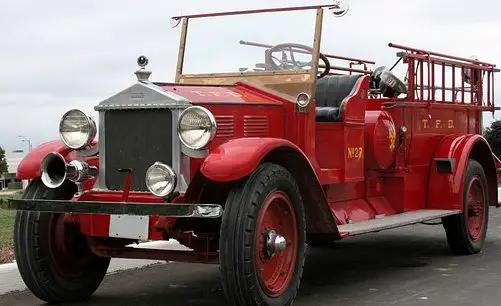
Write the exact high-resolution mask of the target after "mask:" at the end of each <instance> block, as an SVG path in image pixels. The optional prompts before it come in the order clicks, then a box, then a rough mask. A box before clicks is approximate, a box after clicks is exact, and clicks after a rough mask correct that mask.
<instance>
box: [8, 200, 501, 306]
mask: <svg viewBox="0 0 501 306" xmlns="http://www.w3.org/2000/svg"><path fill="white" fill-rule="evenodd" d="M500 287H501V208H500V209H497V210H491V218H490V224H489V235H488V240H487V243H486V247H485V251H484V252H483V253H482V254H478V255H474V256H466V257H455V256H452V255H451V254H450V253H449V250H448V248H447V245H446V240H445V234H444V232H443V229H442V227H441V226H425V225H416V226H410V227H407V228H405V229H399V230H391V231H387V232H381V233H379V234H370V235H366V236H360V237H355V238H351V239H349V240H344V241H342V242H341V243H340V245H339V246H338V247H336V248H331V249H315V250H310V251H309V253H308V257H307V262H306V266H305V274H304V278H303V283H302V286H301V292H300V294H299V296H298V298H297V302H296V303H295V304H294V305H315V306H317V305H318V306H321V305H329V306H331V305H357V306H358V305H398V306H400V305H427V306H428V305H437V306H438V305H440V306H448V305H454V306H462V305H477V306H478V305H487V306H490V305H492V306H496V305H499V304H500V302H499V301H501V290H500ZM42 304H43V303H42V302H40V301H39V300H37V299H36V298H34V297H33V296H32V295H31V294H30V293H29V292H19V293H11V294H8V295H5V296H3V297H0V305H20V306H24V305H42ZM80 305H109V306H112V305H117V306H119V305H180V306H184V305H225V301H224V296H223V292H222V291H221V286H220V283H219V275H218V268H217V266H206V265H194V264H183V263H171V264H165V265H158V266H153V267H148V268H145V269H142V270H136V271H126V272H120V273H118V274H112V275H108V276H107V277H106V279H105V281H104V282H103V284H102V285H101V287H100V289H99V290H98V292H97V293H96V295H95V296H94V298H92V299H91V300H90V301H88V302H87V303H84V304H80Z"/></svg>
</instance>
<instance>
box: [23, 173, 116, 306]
mask: <svg viewBox="0 0 501 306" xmlns="http://www.w3.org/2000/svg"><path fill="white" fill-rule="evenodd" d="M75 191H76V190H75V186H74V184H72V183H65V184H63V185H62V186H61V187H59V188H57V189H50V188H47V187H45V185H44V184H43V183H42V182H41V181H40V180H33V181H31V182H30V184H29V185H28V187H27V188H26V190H25V192H24V194H23V198H25V199H58V200H63V199H65V200H66V199H71V197H72V196H73V194H74V192H75ZM51 216H52V213H40V212H29V211H18V212H17V213H16V218H15V223H14V253H15V258H16V263H17V266H18V269H19V272H20V274H21V277H22V279H23V281H24V283H25V284H26V286H27V287H28V289H29V290H30V291H31V292H32V293H33V294H34V295H35V296H36V297H38V298H39V299H41V300H43V301H46V302H49V303H58V302H75V301H83V300H86V299H88V298H89V297H90V296H91V295H92V294H93V293H94V292H95V290H96V289H97V288H98V287H99V285H100V284H101V282H102V280H103V278H104V276H105V275H106V272H107V270H108V266H109V263H110V258H103V257H98V256H96V255H94V254H92V253H91V251H90V249H89V248H88V246H87V243H86V241H85V240H84V238H83V237H82V236H80V235H79V234H78V233H75V235H74V236H72V238H73V237H74V239H75V241H76V243H78V247H79V248H78V251H79V252H85V253H83V254H84V255H85V256H89V258H91V259H90V260H89V261H87V262H85V266H84V269H83V271H84V272H83V273H82V274H80V275H78V277H75V278H71V279H68V277H66V278H65V277H64V276H62V275H60V273H58V272H57V270H56V269H55V265H54V260H53V259H52V258H51V256H50V251H49V247H50V246H49V234H48V228H49V220H50V219H51ZM67 229H68V230H70V228H69V227H67ZM65 230H66V229H65ZM86 252H89V253H86ZM79 254H82V253H79Z"/></svg>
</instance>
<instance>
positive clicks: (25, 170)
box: [16, 140, 99, 180]
mask: <svg viewBox="0 0 501 306" xmlns="http://www.w3.org/2000/svg"><path fill="white" fill-rule="evenodd" d="M95 145H96V142H93V143H91V146H93V147H95ZM92 149H93V148H91V150H92ZM89 151H90V150H89ZM52 152H57V153H59V154H61V155H62V156H63V157H64V159H65V160H66V161H67V162H69V161H72V160H74V159H79V160H84V161H86V162H88V163H89V164H90V165H93V166H96V167H99V162H98V157H97V156H93V155H95V154H88V155H87V154H86V155H85V156H84V154H82V153H80V152H77V151H75V150H73V149H70V148H68V147H67V146H66V145H65V144H64V143H63V142H62V141H61V140H53V141H50V142H46V143H44V144H41V145H40V146H38V147H36V148H35V149H34V150H33V151H31V152H30V153H28V155H26V156H25V157H24V158H23V159H22V160H21V162H20V163H19V166H18V167H17V174H16V178H17V179H19V180H32V179H35V178H37V177H40V175H41V173H40V166H41V164H42V160H43V159H44V157H45V156H46V155H47V154H49V153H52ZM96 153H97V152H96Z"/></svg>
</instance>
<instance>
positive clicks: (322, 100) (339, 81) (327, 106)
mask: <svg viewBox="0 0 501 306" xmlns="http://www.w3.org/2000/svg"><path fill="white" fill-rule="evenodd" d="M361 76H362V75H361V74H353V75H331V76H326V77H323V78H321V79H319V80H318V81H317V92H316V97H315V98H316V100H317V106H316V109H315V111H316V119H317V122H336V121H339V109H340V107H341V103H342V102H343V100H344V99H345V98H346V97H347V96H348V95H349V94H350V93H351V91H352V90H353V89H354V87H355V84H356V83H357V81H358V79H360V77H361Z"/></svg>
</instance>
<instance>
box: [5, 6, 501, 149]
mask: <svg viewBox="0 0 501 306" xmlns="http://www.w3.org/2000/svg"><path fill="white" fill-rule="evenodd" d="M242 2H243V1H229V0H213V1H202V0H197V1H188V0H187V1H161V0H146V1H131V0H109V1H97V0H91V1H70V2H69V1H62V0H57V1H56V0H54V1H51V2H35V1H21V0H9V1H4V2H2V12H4V14H2V18H1V19H0V32H1V33H0V34H1V37H2V40H0V50H2V56H0V69H1V71H2V72H1V74H0V75H1V76H2V82H0V116H1V120H0V131H2V132H1V133H0V145H1V146H5V147H6V148H7V149H17V148H19V147H22V146H24V145H25V144H24V143H21V142H20V140H19V139H18V138H17V134H22V135H26V136H28V137H30V138H31V139H32V141H33V143H34V144H35V145H37V144H39V143H41V142H44V141H47V140H50V139H52V138H57V125H58V122H59V118H60V117H61V115H62V114H63V113H64V112H65V111H66V110H68V109H69V108H83V109H86V110H89V111H91V112H93V106H94V105H96V104H97V103H98V102H99V101H101V100H103V99H105V98H107V97H109V96H110V95H112V94H114V93H116V92H118V91H120V90H121V89H123V88H125V87H127V86H129V85H130V84H131V83H132V82H134V80H135V77H134V75H133V72H134V70H135V69H136V64H135V60H136V58H137V56H138V55H140V54H145V55H147V56H148V58H149V59H150V65H149V67H150V69H152V71H153V74H152V79H154V80H161V81H173V78H174V71H175V67H176V60H177V51H178V44H179V43H178V41H179V32H180V27H177V28H174V29H172V28H171V27H170V16H173V15H178V14H184V13H196V12H207V11H209V12H213V11H220V10H231V9H242V8H250V9H252V8H260V7H274V6H284V5H291V6H293V5H308V4H311V1H306V0H303V1H299V0H297V1H296V0H289V1H287V3H284V2H283V1H278V0H276V1H271V0H270V1H265V0H254V1H246V2H245V3H242ZM47 3H50V4H47ZM349 3H350V5H351V9H350V12H349V13H348V14H347V15H346V16H344V17H343V18H339V19H336V18H333V17H331V16H329V15H326V16H325V17H324V29H323V34H324V35H323V44H322V47H323V48H322V49H323V50H324V52H328V53H334V54H340V55H347V56H353V57H360V58H367V59H372V60H375V61H376V62H377V63H378V65H379V64H381V65H388V66H389V65H392V64H393V62H394V61H395V60H396V57H395V51H396V50H394V49H390V48H388V46H387V43H388V42H395V43H401V44H404V45H409V46H414V47H419V48H424V49H431V50H436V51H439V52H444V53H452V54H454V55H458V56H464V57H468V56H470V55H473V54H474V55H477V56H478V57H480V58H481V59H483V60H486V61H491V62H496V63H500V64H501V41H500V40H499V35H497V33H496V32H495V31H496V30H497V29H500V28H501V19H499V18H498V16H497V13H498V12H499V11H501V3H499V2H496V1H477V2H475V5H473V6H472V4H471V1H466V0H464V1H452V0H444V1H431V0H427V1H419V2H417V1H415V2H406V3H405V4H403V2H402V1H399V0H380V1H371V0H356V1H349ZM289 14H290V15H289V16H290V18H286V17H282V18H280V17H279V16H280V14H275V15H276V16H277V17H278V18H275V15H274V16H273V18H272V17H254V16H243V17H236V18H235V17H231V18H228V19H227V20H228V21H230V19H231V20H233V21H235V22H236V23H234V24H229V23H225V21H226V20H225V19H219V20H218V19H213V20H211V19H205V20H203V25H202V23H200V24H201V25H202V27H201V28H200V30H201V31H199V32H198V34H199V35H198V36H199V37H198V38H196V37H194V36H193V37H189V39H191V41H192V42H191V46H190V45H188V48H191V49H189V51H188V52H189V54H188V55H189V56H190V59H189V60H190V62H189V64H188V65H187V68H190V69H199V68H200V69H202V68H203V69H207V70H212V69H218V68H219V69H222V68H223V66H222V65H223V64H224V65H225V66H224V69H225V70H228V69H232V70H233V71H236V70H237V69H238V68H239V67H244V66H248V67H249V66H252V65H253V64H255V63H256V62H259V61H263V58H264V57H263V54H262V50H258V49H253V48H252V47H245V46H241V45H238V43H237V42H238V40H240V39H245V40H257V41H262V42H269V43H278V42H283V41H287V42H289V41H296V40H298V41H299V42H301V43H304V44H308V42H309V41H310V39H311V37H310V36H309V34H310V33H312V30H313V23H311V21H312V20H313V19H312V16H311V14H310V15H308V14H307V15H308V17H307V18H306V17H305V18H304V19H303V18H302V17H297V16H299V15H298V14H294V13H289ZM286 15H287V14H286ZM284 16H285V15H284ZM190 29H191V28H190ZM190 33H191V32H190ZM193 33H195V32H193ZM223 34H224V35H223ZM193 35H194V34H193ZM216 43H218V44H220V45H219V47H222V49H218V48H217V47H218V45H217V44H216ZM311 43H312V42H310V43H309V44H310V45H311ZM197 45H198V47H197V48H193V46H197ZM211 50H212V51H211ZM497 88H499V85H497ZM497 92H498V93H501V88H499V89H497ZM94 114H95V113H94ZM486 117H489V116H486ZM487 119H488V118H487ZM487 119H486V120H487Z"/></svg>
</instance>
